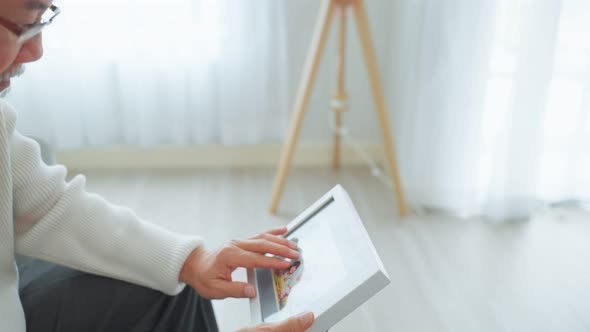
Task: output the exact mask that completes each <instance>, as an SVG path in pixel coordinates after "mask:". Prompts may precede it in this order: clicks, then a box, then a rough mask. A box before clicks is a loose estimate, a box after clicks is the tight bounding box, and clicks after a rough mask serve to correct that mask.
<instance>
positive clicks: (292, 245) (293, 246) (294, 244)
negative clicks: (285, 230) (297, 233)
mask: <svg viewBox="0 0 590 332" xmlns="http://www.w3.org/2000/svg"><path fill="white" fill-rule="evenodd" d="M289 246H291V248H293V249H297V243H295V242H293V241H289Z"/></svg>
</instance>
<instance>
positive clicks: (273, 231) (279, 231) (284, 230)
mask: <svg viewBox="0 0 590 332" xmlns="http://www.w3.org/2000/svg"><path fill="white" fill-rule="evenodd" d="M265 233H266V234H272V235H283V234H285V233H287V227H286V226H283V227H279V228H275V229H271V230H270V231H266V232H265Z"/></svg>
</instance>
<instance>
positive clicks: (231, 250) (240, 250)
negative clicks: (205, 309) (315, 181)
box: [179, 227, 299, 299]
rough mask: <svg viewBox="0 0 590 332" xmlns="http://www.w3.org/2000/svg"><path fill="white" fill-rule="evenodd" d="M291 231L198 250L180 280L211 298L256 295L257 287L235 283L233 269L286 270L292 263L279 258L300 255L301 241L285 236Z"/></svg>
mask: <svg viewBox="0 0 590 332" xmlns="http://www.w3.org/2000/svg"><path fill="white" fill-rule="evenodd" d="M286 232H287V228H286V227H282V228H279V229H274V230H271V231H269V232H267V233H263V234H260V235H258V236H256V237H253V238H250V239H247V240H234V241H231V242H230V243H228V244H227V245H225V246H223V247H221V248H220V249H218V250H216V251H211V252H209V251H206V250H204V249H203V248H198V249H195V250H194V251H193V252H192V253H191V254H190V256H189V257H188V258H187V260H186V262H185V263H184V266H183V267H182V271H181V272H180V278H179V279H180V281H181V282H184V283H186V284H188V285H190V286H191V287H193V288H194V289H196V290H197V292H198V293H199V295H201V296H203V297H205V298H208V299H224V298H227V297H236V298H243V297H255V296H256V290H255V288H254V286H252V285H250V284H248V283H244V282H235V281H232V279H231V274H232V272H233V271H234V270H235V269H236V268H238V267H246V268H255V267H260V268H269V269H286V268H288V267H289V266H290V265H291V263H290V262H288V261H285V260H284V259H280V258H278V257H269V256H266V254H272V255H275V256H281V257H286V258H291V259H297V258H299V253H298V252H297V250H295V249H297V244H295V243H293V242H291V241H289V240H287V239H285V238H284V237H282V236H281V235H283V234H285V233H286Z"/></svg>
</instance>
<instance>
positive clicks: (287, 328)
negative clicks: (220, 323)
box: [238, 312, 314, 332]
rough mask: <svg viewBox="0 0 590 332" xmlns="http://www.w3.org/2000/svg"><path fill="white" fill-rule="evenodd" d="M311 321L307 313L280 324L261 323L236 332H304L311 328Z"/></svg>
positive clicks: (309, 313) (311, 318)
mask: <svg viewBox="0 0 590 332" xmlns="http://www.w3.org/2000/svg"><path fill="white" fill-rule="evenodd" d="M313 320H314V317H313V314H312V313H311V312H308V313H305V314H301V315H299V316H295V317H291V318H289V319H287V320H285V321H282V322H280V323H274V324H268V323H263V324H259V325H256V326H253V327H246V328H243V329H241V330H239V331H238V332H305V331H307V330H308V329H309V328H310V327H311V325H312V324H313Z"/></svg>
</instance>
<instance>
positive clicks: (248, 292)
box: [244, 286, 256, 297]
mask: <svg viewBox="0 0 590 332" xmlns="http://www.w3.org/2000/svg"><path fill="white" fill-rule="evenodd" d="M244 293H245V294H246V297H254V296H256V290H255V289H254V287H253V286H246V289H245V290H244Z"/></svg>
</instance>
